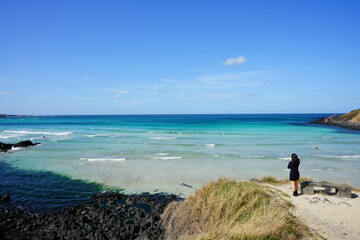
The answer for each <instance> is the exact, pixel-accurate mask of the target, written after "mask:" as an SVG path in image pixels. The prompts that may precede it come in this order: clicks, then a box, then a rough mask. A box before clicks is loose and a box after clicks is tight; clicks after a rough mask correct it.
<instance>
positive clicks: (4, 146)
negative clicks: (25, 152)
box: [0, 140, 40, 152]
mask: <svg viewBox="0 0 360 240" xmlns="http://www.w3.org/2000/svg"><path fill="white" fill-rule="evenodd" d="M38 144H40V143H33V142H32V141H30V140H27V141H21V142H18V143H15V144H11V143H2V142H0V152H7V151H9V150H11V149H12V148H24V147H30V146H36V145H38Z"/></svg>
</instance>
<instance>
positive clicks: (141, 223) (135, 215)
mask: <svg viewBox="0 0 360 240" xmlns="http://www.w3.org/2000/svg"><path fill="white" fill-rule="evenodd" d="M181 200H182V199H180V198H178V197H177V196H176V195H167V194H147V193H144V194H141V195H124V194H121V193H115V192H106V193H102V194H98V195H95V196H93V197H92V198H91V199H90V200H89V201H88V202H87V203H85V204H81V205H77V206H73V207H69V208H65V209H63V210H60V211H57V212H49V213H45V214H40V215H38V214H30V213H28V212H25V211H23V210H21V209H7V208H0V239H127V240H131V239H148V240H150V239H154V240H155V239H159V240H161V239H164V229H163V227H162V224H161V222H160V216H161V214H162V213H163V211H164V209H165V207H166V206H167V205H168V204H169V203H170V202H173V201H181Z"/></svg>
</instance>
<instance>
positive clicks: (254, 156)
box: [240, 155, 265, 158]
mask: <svg viewBox="0 0 360 240" xmlns="http://www.w3.org/2000/svg"><path fill="white" fill-rule="evenodd" d="M240 157H242V158H264V157H265V156H263V155H246V156H240Z"/></svg>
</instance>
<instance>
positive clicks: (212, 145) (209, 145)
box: [204, 143, 216, 147]
mask: <svg viewBox="0 0 360 240" xmlns="http://www.w3.org/2000/svg"><path fill="white" fill-rule="evenodd" d="M204 146H205V147H215V146H216V144H213V143H209V144H204Z"/></svg>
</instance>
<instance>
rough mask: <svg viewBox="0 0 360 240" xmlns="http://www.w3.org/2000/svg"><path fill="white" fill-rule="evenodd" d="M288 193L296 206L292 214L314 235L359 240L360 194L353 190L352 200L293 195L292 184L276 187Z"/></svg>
mask: <svg viewBox="0 0 360 240" xmlns="http://www.w3.org/2000/svg"><path fill="white" fill-rule="evenodd" d="M275 188H276V189H279V190H281V191H283V192H284V193H286V194H288V195H289V196H290V197H289V200H290V201H291V202H292V203H293V204H294V205H295V208H294V210H293V214H294V215H295V216H297V217H299V218H300V219H301V220H302V221H303V222H304V223H305V224H306V225H308V227H309V228H310V229H311V230H312V231H313V232H315V233H318V234H319V235H321V236H322V237H324V238H325V239H328V240H338V239H348V240H354V239H360V228H359V224H360V216H359V213H360V197H359V196H360V193H359V192H354V191H352V198H351V199H349V198H339V197H337V196H332V195H325V194H319V193H318V194H314V195H300V196H298V197H294V196H292V189H291V186H290V184H288V185H281V186H275Z"/></svg>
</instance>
